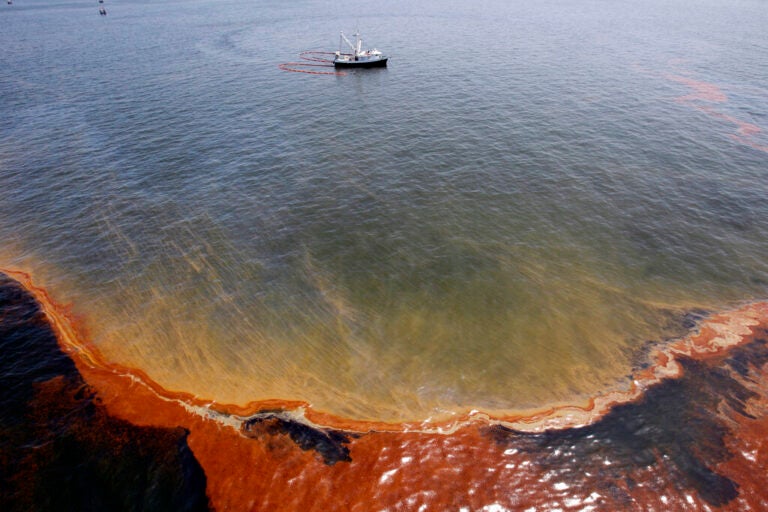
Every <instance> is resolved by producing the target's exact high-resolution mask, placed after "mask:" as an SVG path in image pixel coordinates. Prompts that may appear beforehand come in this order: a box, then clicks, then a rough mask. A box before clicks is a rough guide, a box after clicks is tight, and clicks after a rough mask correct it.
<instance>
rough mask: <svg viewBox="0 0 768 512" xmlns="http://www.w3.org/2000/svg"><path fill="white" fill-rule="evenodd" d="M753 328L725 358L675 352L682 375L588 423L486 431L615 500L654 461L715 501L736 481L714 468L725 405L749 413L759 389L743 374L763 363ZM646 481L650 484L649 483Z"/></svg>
mask: <svg viewBox="0 0 768 512" xmlns="http://www.w3.org/2000/svg"><path fill="white" fill-rule="evenodd" d="M758 334H759V336H757V337H756V338H755V339H754V341H751V342H750V343H748V344H746V345H744V346H741V347H737V348H735V349H733V350H731V352H730V353H729V354H728V357H727V358H719V359H716V360H715V361H697V360H693V359H688V358H680V359H679V362H680V364H681V365H682V367H683V373H682V376H681V377H678V378H670V379H665V380H663V381H661V382H660V383H658V384H657V385H655V386H652V387H651V388H649V389H648V391H647V392H646V393H644V394H643V396H642V397H641V398H640V399H639V400H638V401H636V402H634V403H628V404H623V405H619V406H616V407H614V408H613V409H612V410H611V411H610V412H609V413H608V414H606V415H605V416H604V417H603V418H602V419H601V420H599V421H598V422H596V423H595V424H593V425H589V426H586V427H581V428H572V429H566V430H550V431H546V432H543V433H540V434H529V433H523V432H517V431H513V430H510V429H507V428H504V427H502V426H494V427H488V428H487V429H486V432H487V433H488V434H489V435H491V436H492V437H493V438H494V439H495V440H496V441H497V442H498V443H502V444H505V445H511V446H514V447H515V448H517V449H519V450H522V451H526V452H528V453H530V454H531V455H532V457H531V459H532V460H533V461H536V462H537V463H538V464H540V465H541V467H542V469H543V470H545V471H555V472H561V473H562V472H567V474H568V475H569V480H573V484H574V486H577V487H578V486H581V487H583V488H585V489H588V488H589V489H599V488H602V489H603V490H606V489H609V490H610V492H611V493H612V494H613V498H615V499H619V501H622V500H621V496H620V495H621V494H622V493H624V491H623V490H622V488H627V489H631V488H632V487H634V486H635V485H636V483H637V482H635V481H634V480H633V478H634V475H641V474H647V473H643V471H644V470H645V469H646V468H649V467H654V468H656V469H655V470H654V472H653V474H655V475H657V477H659V476H660V475H664V473H666V476H660V478H662V479H663V480H664V481H666V482H669V481H672V482H675V484H676V486H677V487H678V488H679V489H680V490H688V489H693V490H695V491H696V492H697V493H698V495H699V496H700V497H701V499H703V500H704V501H706V502H707V503H709V504H711V505H713V506H721V505H724V504H727V503H729V502H731V501H732V500H733V499H734V498H736V497H737V496H738V492H739V490H738V489H739V486H738V484H737V483H736V482H734V481H732V480H730V479H729V478H727V477H725V476H723V475H721V474H718V473H717V472H716V471H715V470H714V469H713V468H716V467H717V466H718V464H720V463H722V462H724V461H726V460H728V459H730V458H731V457H732V456H733V454H732V453H730V452H729V451H728V448H727V446H726V444H725V438H726V435H727V434H729V432H730V431H729V429H730V428H731V427H732V425H733V422H732V421H729V419H728V417H727V413H726V412H725V411H724V409H727V410H729V411H730V414H738V415H741V416H743V417H745V418H752V416H751V415H750V414H749V413H748V412H747V409H746V403H747V401H748V400H750V399H754V398H758V395H757V393H756V392H754V391H751V390H750V389H748V388H747V387H746V386H745V383H744V380H743V379H744V378H747V379H749V378H750V374H751V372H752V371H753V370H755V369H759V368H761V367H762V366H763V365H764V364H766V363H767V362H768V345H767V344H766V333H765V332H764V331H763V332H761V333H758ZM760 398H765V397H760ZM645 483H646V484H647V485H648V487H650V488H651V489H653V487H654V482H645ZM659 485H661V484H659Z"/></svg>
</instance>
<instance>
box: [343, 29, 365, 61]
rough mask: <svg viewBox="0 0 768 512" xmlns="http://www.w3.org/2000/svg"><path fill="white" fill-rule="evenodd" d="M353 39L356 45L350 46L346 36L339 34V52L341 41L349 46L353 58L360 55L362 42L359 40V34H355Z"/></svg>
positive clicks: (350, 43)
mask: <svg viewBox="0 0 768 512" xmlns="http://www.w3.org/2000/svg"><path fill="white" fill-rule="evenodd" d="M355 37H357V40H356V41H357V45H354V44H352V42H351V41H350V40H349V39H347V36H345V35H344V32H342V33H341V39H339V51H341V40H342V39H343V40H344V41H346V43H347V44H348V45H349V47H350V48H352V52H353V53H354V54H355V55H354V56H355V57H357V56H359V55H360V50H361V48H362V46H363V41H362V39H360V34H355Z"/></svg>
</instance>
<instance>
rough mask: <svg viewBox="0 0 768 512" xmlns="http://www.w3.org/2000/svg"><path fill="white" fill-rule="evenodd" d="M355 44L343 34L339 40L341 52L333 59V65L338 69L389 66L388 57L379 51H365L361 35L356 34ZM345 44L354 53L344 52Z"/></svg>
mask: <svg viewBox="0 0 768 512" xmlns="http://www.w3.org/2000/svg"><path fill="white" fill-rule="evenodd" d="M354 36H355V44H352V42H351V41H350V40H349V39H347V37H346V36H345V35H344V32H342V33H341V37H340V38H339V51H337V52H336V53H335V56H334V58H333V65H334V66H336V67H337V68H378V67H384V66H386V65H387V59H388V58H389V57H387V56H386V55H384V54H382V53H381V52H380V51H379V50H377V49H375V48H374V49H373V50H363V40H362V39H360V34H359V33H356V34H354ZM344 43H346V44H347V46H349V47H350V48H351V49H352V53H344V52H342V48H343V47H344Z"/></svg>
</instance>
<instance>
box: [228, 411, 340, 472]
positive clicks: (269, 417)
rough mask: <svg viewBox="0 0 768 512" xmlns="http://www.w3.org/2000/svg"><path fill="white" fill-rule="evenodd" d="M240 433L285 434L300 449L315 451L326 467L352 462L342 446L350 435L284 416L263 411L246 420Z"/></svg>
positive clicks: (252, 434)
mask: <svg viewBox="0 0 768 512" xmlns="http://www.w3.org/2000/svg"><path fill="white" fill-rule="evenodd" d="M242 432H243V434H244V435H246V436H248V437H252V438H256V439H263V438H265V437H272V436H277V435H288V436H289V437H290V438H291V440H292V441H293V442H294V443H296V444H297V445H298V446H299V447H300V448H301V449H302V450H305V451H306V450H314V451H315V452H317V454H318V455H319V456H320V457H321V458H322V459H323V462H325V463H326V464H328V465H329V466H333V465H334V464H336V463H337V462H350V461H351V460H352V458H351V457H350V456H349V448H348V447H347V446H346V444H348V443H349V442H350V440H351V439H350V438H351V437H352V436H351V435H350V434H347V433H344V432H340V431H337V430H332V429H322V428H315V427H312V426H309V425H306V424H304V423H301V422H298V421H296V420H294V419H291V418H288V417H281V415H280V413H279V412H275V411H272V412H266V413H264V412H263V413H261V414H259V415H257V416H256V417H253V418H251V419H249V420H247V421H246V422H245V423H244V424H243V427H242Z"/></svg>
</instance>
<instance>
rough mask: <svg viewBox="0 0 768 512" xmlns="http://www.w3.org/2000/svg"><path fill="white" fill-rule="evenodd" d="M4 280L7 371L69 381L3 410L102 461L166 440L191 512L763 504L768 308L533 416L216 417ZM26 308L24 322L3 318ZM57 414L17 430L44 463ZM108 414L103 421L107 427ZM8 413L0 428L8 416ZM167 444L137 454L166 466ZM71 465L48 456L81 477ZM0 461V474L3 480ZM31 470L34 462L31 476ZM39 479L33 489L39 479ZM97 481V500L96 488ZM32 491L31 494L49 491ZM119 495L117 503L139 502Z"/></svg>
mask: <svg viewBox="0 0 768 512" xmlns="http://www.w3.org/2000/svg"><path fill="white" fill-rule="evenodd" d="M6 274H11V275H12V277H13V278H15V279H17V280H18V281H20V282H21V283H22V284H23V288H22V286H20V285H19V284H17V282H15V281H13V280H11V279H3V280H2V282H0V291H2V303H1V304H0V307H1V308H3V315H2V319H3V320H2V324H0V328H2V339H1V340H0V341H2V343H3V346H4V347H5V354H6V355H7V357H6V358H5V359H4V363H5V364H17V363H16V362H12V363H9V361H11V359H12V358H13V359H17V358H21V359H20V360H23V358H24V351H23V350H22V351H20V350H19V349H20V348H22V347H23V348H25V349H28V348H29V347H30V346H32V347H34V350H36V351H37V352H36V355H35V359H36V360H38V361H40V360H43V361H53V362H55V365H58V366H57V368H58V367H59V366H60V367H61V368H63V370H60V369H56V370H55V371H52V372H48V373H46V374H45V376H44V377H41V378H40V379H39V382H38V383H37V384H35V385H34V386H32V388H31V389H32V391H30V390H29V389H28V390H27V392H26V394H25V393H14V394H13V396H11V395H10V393H8V392H6V393H5V394H6V395H7V396H4V397H3V398H4V401H6V402H8V401H9V400H11V399H14V400H16V401H17V402H18V403H14V404H10V402H9V403H8V404H6V407H5V409H6V410H8V409H9V408H11V409H14V410H17V411H18V410H21V409H22V408H24V407H27V408H29V407H31V408H32V410H43V409H40V407H43V406H45V407H48V406H47V405H45V404H51V403H60V402H61V401H62V400H61V398H62V397H65V398H66V399H65V400H63V403H64V405H66V404H70V403H75V404H81V405H76V406H75V409H77V408H78V407H80V409H81V410H87V411H94V410H95V411H100V412H98V414H95V415H91V414H90V413H89V414H81V416H83V418H84V420H83V421H84V422H85V424H87V425H89V426H79V427H78V432H80V433H81V434H79V435H81V436H84V437H86V438H88V439H89V440H92V441H93V443H95V444H96V445H97V446H100V447H101V448H100V449H104V447H105V446H121V447H123V446H130V445H131V442H133V441H131V440H132V439H134V437H132V436H133V434H127V433H126V434H125V435H124V437H123V438H121V439H119V440H118V439H115V438H114V437H112V436H111V434H110V430H109V428H107V429H104V428H103V427H104V425H116V426H117V427H119V429H122V430H121V431H122V432H128V429H129V428H133V427H129V422H130V423H132V424H133V425H135V426H136V427H135V428H137V429H139V431H140V432H142V431H143V432H146V434H142V435H150V436H151V437H152V438H153V439H165V440H168V442H169V444H170V445H171V446H175V448H173V450H172V451H171V452H170V453H175V454H176V455H174V456H172V457H170V460H172V461H173V460H177V461H179V462H178V463H174V464H171V466H172V467H176V468H179V467H181V468H195V467H199V468H201V469H202V471H200V472H195V471H194V470H190V469H187V470H184V471H182V475H186V479H184V478H181V479H180V480H176V483H175V484H173V485H171V487H172V488H173V489H177V490H178V489H186V490H187V491H189V486H192V487H194V488H195V489H196V490H197V491H198V494H197V495H196V496H198V498H197V499H196V501H194V503H193V502H189V505H190V507H189V508H194V507H192V505H193V504H194V506H196V507H201V506H202V507H203V508H205V507H206V506H209V505H210V506H211V507H213V508H216V509H219V510H270V509H275V508H276V507H279V508H280V509H282V510H296V509H307V510H369V509H385V508H389V509H398V508H403V509H409V510H410V509H418V508H420V507H422V506H426V508H428V509H432V510H444V509H468V510H480V509H483V508H484V507H485V508H488V509H493V508H496V509H498V510H508V509H509V510H525V509H530V508H535V509H554V508H576V507H578V508H579V509H582V510H595V509H618V508H636V509H643V510H662V509H663V510H682V509H687V508H690V507H696V508H705V507H709V508H711V509H715V508H716V509H722V510H757V509H760V508H762V507H764V506H765V504H766V500H768V496H766V494H765V488H766V484H768V476H766V475H765V472H764V471H763V468H765V467H766V464H767V463H768V446H766V444H767V443H768V378H766V377H767V376H766V371H768V366H767V365H768V331H766V328H767V327H768V303H752V304H748V305H745V306H743V307H741V308H739V309H737V310H734V311H730V312H724V313H720V314H716V315H711V316H710V317H708V318H706V319H705V320H704V321H703V322H702V323H701V324H700V325H699V327H698V329H697V330H696V331H695V332H693V333H692V334H690V335H689V336H687V337H685V338H683V339H680V340H677V341H674V342H670V343H668V344H665V345H663V346H659V347H657V348H656V349H655V350H653V351H652V353H651V354H650V359H649V363H648V365H647V366H646V367H644V368H640V369H638V370H637V371H636V372H635V374H634V375H633V377H634V385H633V386H632V389H631V390H629V391H627V392H625V393H623V394H622V393H617V392H614V393H606V394H605V395H604V396H602V397H596V398H595V399H593V400H592V401H590V403H589V404H585V405H574V406H570V407H561V408H554V409H551V410H549V411H541V412H539V413H537V414H534V415H531V416H530V417H527V418H522V417H492V416H489V415H487V414H485V413H482V412H480V411H475V412H473V413H472V414H467V415H466V417H465V418H463V420H462V421H459V422H452V423H451V424H445V425H441V426H440V428H439V429H438V428H435V425H432V426H430V428H419V425H414V424H376V423H363V422H354V421H349V420H345V419H344V418H337V417H331V416H328V415H324V414H322V413H321V412H317V411H313V410H312V408H311V407H309V406H308V404H302V403H300V402H280V401H279V400H275V401H270V402H260V403H253V404H249V405H248V406H245V407H237V406H222V405H217V404H210V403H206V402H204V401H202V400H200V399H198V398H195V397H192V396H189V395H185V394H184V393H174V392H171V391H169V390H165V389H162V388H160V387H159V386H157V385H156V384H154V383H152V381H151V380H149V379H148V377H146V375H143V374H142V373H141V372H140V371H138V370H135V369H129V368H125V367H116V366H114V365H110V364H109V363H108V362H107V361H105V360H104V359H103V358H102V357H101V356H100V355H99V353H98V351H97V350H96V349H94V348H93V347H92V346H90V345H89V343H88V342H87V339H84V338H83V337H82V333H80V332H79V331H78V327H77V322H76V320H75V319H73V318H72V317H71V315H70V314H69V313H68V312H67V309H66V308H62V307H61V306H59V305H57V304H56V303H55V302H54V301H53V300H51V299H50V297H48V295H47V293H46V292H45V290H43V289H41V288H38V287H35V286H34V284H33V283H32V281H31V279H30V278H29V276H26V275H24V274H21V273H10V272H6ZM9 297H11V299H9ZM33 297H34V298H35V299H37V302H35V301H34V300H33ZM20 302H23V303H24V304H26V305H25V306H24V307H26V308H32V309H31V310H30V311H36V312H35V313H33V314H22V315H17V316H16V317H13V316H12V315H11V314H10V313H9V312H11V313H12V312H14V311H18V309H17V308H18V304H19V303H20ZM38 304H39V305H38ZM36 308H41V309H36ZM41 311H42V312H44V313H45V315H46V317H47V319H46V318H43V316H42V314H41ZM32 327H34V328H36V329H37V331H36V332H37V334H34V335H32V336H33V338H34V340H43V341H44V340H48V341H47V342H43V341H41V342H39V343H38V342H37V341H36V342H35V343H30V339H29V338H28V336H30V335H31V334H29V333H30V332H31V331H29V329H31V328H32ZM54 335H55V337H54ZM25 336H26V338H25ZM54 340H55V341H58V343H59V346H60V347H61V349H63V352H65V353H66V354H67V355H68V356H69V358H71V361H73V362H74V364H75V366H76V368H77V371H78V372H79V375H82V379H84V381H85V382H87V384H85V383H84V382H83V381H82V380H78V379H80V378H81V377H80V376H79V375H78V376H73V375H74V374H76V373H78V372H75V371H74V368H73V367H72V362H71V361H70V360H69V359H67V358H66V357H64V356H63V354H62V351H60V350H59V348H58V347H56V346H55V344H53V343H52V341H54ZM19 343H21V345H19ZM14 344H16V345H14ZM14 347H15V348H14ZM41 351H42V352H41ZM41 356H42V359H41ZM61 375H65V376H64V377H62V376H61ZM66 375H69V376H66ZM73 383H74V384H73ZM14 397H15V398H14ZM25 404H26V405H25ZM82 404H85V405H82ZM68 410H69V409H67V407H63V408H60V409H55V408H46V409H45V411H46V413H45V417H43V416H35V415H32V416H26V417H25V418H24V419H23V420H22V419H20V418H17V419H18V421H22V422H23V424H24V425H25V429H26V430H27V431H28V432H30V433H31V434H30V435H32V436H33V437H35V438H36V439H38V440H39V441H43V442H48V441H49V440H52V441H53V444H52V445H51V448H49V449H50V450H54V451H55V450H56V449H57V447H60V446H61V445H57V444H56V442H57V440H58V439H60V438H62V437H63V438H67V431H66V430H63V431H62V430H61V429H60V428H59V427H57V426H56V425H61V422H60V421H59V420H56V421H53V422H50V421H49V418H50V417H54V418H64V417H69V416H67V414H70V413H68V412H67V411H68ZM107 413H108V417H109V418H111V419H108V420H106V419H103V418H104V417H105V416H102V415H103V414H107ZM4 418H5V419H4V432H5V431H7V429H6V427H7V425H8V421H9V420H8V418H10V416H9V415H8V414H7V413H6V415H5V416H4ZM67 421H69V420H67ZM88 421H90V423H88ZM65 423H66V422H65ZM52 425H53V427H52ZM89 429H90V430H89ZM82 432H90V433H89V434H82ZM136 435H138V434H136ZM174 436H176V437H174ZM6 439H7V438H6ZM174 439H175V441H174ZM4 441H5V439H4ZM162 444H163V443H162V442H160V441H158V442H157V446H155V447H154V448H152V450H150V451H149V452H147V453H142V454H141V456H142V457H150V456H156V457H159V458H161V459H163V460H166V461H167V460H169V458H168V456H167V455H162V454H163V453H165V452H164V451H163V450H167V449H170V448H161V447H160V445H162ZM153 446H154V445H153ZM187 447H188V448H187ZM153 450H156V451H153ZM54 455H55V454H54ZM69 457H70V458H62V456H60V457H59V458H56V459H54V460H56V461H59V462H60V463H61V464H79V461H78V459H77V456H73V455H70V456H69ZM72 457H74V458H72ZM5 460H6V459H4V461H3V467H2V469H3V474H4V475H7V474H9V471H10V470H12V469H13V468H12V467H11V466H10V465H9V464H8V463H7V462H5ZM142 460H145V459H142ZM198 465H199V466H198ZM129 467H130V468H131V469H129V470H128V471H134V470H135V468H133V467H131V466H129ZM38 469H39V467H38V466H37V465H30V466H28V467H27V470H26V471H27V473H25V475H27V474H29V475H32V476H33V477H34V476H35V475H36V473H35V471H37V470H38ZM40 471H41V473H39V474H38V478H41V476H40V475H44V474H45V468H44V467H43V468H42V469H40ZM106 471H107V473H109V472H110V471H114V472H115V473H114V474H115V475H118V474H120V473H119V470H114V469H107V470H106ZM202 472H204V476H202ZM170 473H173V471H171V470H169V473H168V474H170ZM190 475H191V476H190ZM195 475H197V476H195ZM168 481H172V482H173V481H174V480H173V479H170V480H168ZM20 482H21V480H20V479H19V478H4V485H5V486H6V487H8V488H10V490H11V491H12V492H9V493H7V492H4V493H3V496H4V498H3V500H7V503H6V504H8V505H9V506H10V509H11V510H14V509H20V508H22V507H23V505H24V504H25V503H26V502H24V501H23V497H24V495H25V494H24V488H23V485H22V484H21V483H20ZM92 483H93V485H94V487H93V489H92V490H91V491H92V492H96V489H98V488H99V486H98V484H99V482H92ZM185 486H187V487H185ZM203 489H204V491H205V495H206V496H205V499H201V498H200V494H199V493H200V492H202V490H203ZM44 491H45V492H43V493H42V494H39V493H38V494H37V496H42V497H43V499H44V498H46V497H50V496H51V495H52V494H51V493H53V492H54V490H51V489H47V490H46V489H45V488H44ZM46 492H48V494H46ZM82 492H84V493H85V494H84V495H85V496H87V494H88V492H90V491H89V490H84V491H82ZM192 494H194V493H191V494H190V495H192ZM6 496H7V497H6ZM127 496H129V495H127V494H124V495H120V496H119V497H118V499H133V498H132V497H127ZM158 499H159V498H158ZM206 500H210V501H209V502H208V501H206ZM185 503H186V502H185ZM14 507H15V508H14ZM4 508H5V507H4Z"/></svg>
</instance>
